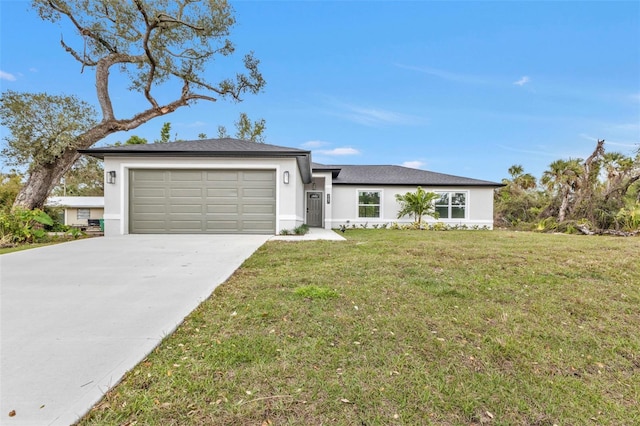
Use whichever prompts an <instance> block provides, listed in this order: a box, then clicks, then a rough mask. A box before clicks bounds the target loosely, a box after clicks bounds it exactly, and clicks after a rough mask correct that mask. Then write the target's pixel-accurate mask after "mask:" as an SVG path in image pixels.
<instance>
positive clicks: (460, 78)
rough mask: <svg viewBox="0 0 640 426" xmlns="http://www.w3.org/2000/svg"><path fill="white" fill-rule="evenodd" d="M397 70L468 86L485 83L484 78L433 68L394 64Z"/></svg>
mask: <svg viewBox="0 0 640 426" xmlns="http://www.w3.org/2000/svg"><path fill="white" fill-rule="evenodd" d="M396 66H397V67H399V68H404V69H407V70H412V71H418V72H421V73H424V74H427V75H432V76H434V77H438V78H441V79H443V80H449V81H456V82H459V83H469V84H484V83H487V81H486V80H485V79H484V78H481V77H478V76H475V75H470V74H460V73H457V72H452V71H447V70H442V69H438V68H433V67H416V66H413V65H403V64H396Z"/></svg>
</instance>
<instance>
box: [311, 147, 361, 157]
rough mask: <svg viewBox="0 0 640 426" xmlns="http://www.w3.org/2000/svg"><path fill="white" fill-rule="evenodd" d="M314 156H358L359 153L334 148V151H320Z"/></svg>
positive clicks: (353, 150)
mask: <svg viewBox="0 0 640 426" xmlns="http://www.w3.org/2000/svg"><path fill="white" fill-rule="evenodd" d="M316 154H320V155H336V156H338V155H358V154H360V151H358V150H357V149H354V148H350V147H346V148H334V149H321V150H318V151H316Z"/></svg>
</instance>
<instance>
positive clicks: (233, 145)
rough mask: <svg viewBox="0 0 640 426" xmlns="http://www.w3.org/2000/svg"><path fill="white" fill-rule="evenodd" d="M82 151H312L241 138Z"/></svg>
mask: <svg viewBox="0 0 640 426" xmlns="http://www.w3.org/2000/svg"><path fill="white" fill-rule="evenodd" d="M79 152H80V153H82V154H88V155H91V156H93V157H98V158H104V156H105V155H122V154H125V155H162V156H167V155H171V156H174V155H183V156H184V155H187V156H193V155H197V156H200V155H207V156H238V155H239V156H252V157H262V156H274V155H284V156H291V155H294V156H295V155H309V154H310V151H305V150H302V149H296V148H287V147H284V146H276V145H269V144H266V143H257V142H251V141H245V140H240V139H232V138H224V139H200V140H195V141H180V142H168V143H151V144H140V145H120V146H107V147H100V148H89V149H81V150H79Z"/></svg>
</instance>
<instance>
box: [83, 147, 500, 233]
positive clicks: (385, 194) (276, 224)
mask: <svg viewBox="0 0 640 426" xmlns="http://www.w3.org/2000/svg"><path fill="white" fill-rule="evenodd" d="M80 152H81V153H83V154H87V155H92V156H94V157H98V158H102V159H104V170H105V190H104V196H105V210H104V222H105V235H107V236H109V235H123V234H129V233H136V234H138V233H140V234H144V233H152V234H164V233H249V234H251V233H253V234H278V233H280V231H281V230H285V229H286V230H291V229H293V228H295V227H297V226H300V225H302V224H307V225H308V226H310V227H321V228H326V229H332V228H338V227H340V226H341V225H347V224H349V225H354V224H355V225H359V224H365V223H366V224H368V225H369V226H371V225H374V224H384V223H386V224H391V223H392V222H404V223H410V222H412V221H413V218H412V217H404V218H401V219H398V218H397V212H398V211H399V204H398V203H397V201H396V198H395V196H396V194H404V193H406V192H410V191H415V190H416V188H417V187H418V186H421V187H423V188H424V189H425V190H427V191H433V192H437V193H438V194H441V198H440V200H438V201H437V203H436V208H437V210H438V212H439V213H440V219H439V221H440V222H444V223H447V224H452V225H454V224H458V225H467V226H480V227H488V228H492V226H493V191H494V189H495V188H496V187H499V186H501V184H499V183H495V182H489V181H484V180H477V179H471V178H465V177H458V176H452V175H446V174H441V173H434V172H429V171H425V170H418V169H411V168H407V167H401V166H354V165H342V166H340V165H335V166H330V165H323V164H317V163H313V162H312V161H311V152H310V151H306V150H302V149H296V148H287V147H281V146H275V145H269V144H262V143H255V142H250V141H243V140H238V139H231V138H225V139H205V140H196V141H181V142H173V143H164V144H162V143H156V144H148V145H123V146H112V147H104V148H91V149H86V150H81V151H80ZM427 219H428V221H429V222H434V221H435V220H434V219H433V218H427Z"/></svg>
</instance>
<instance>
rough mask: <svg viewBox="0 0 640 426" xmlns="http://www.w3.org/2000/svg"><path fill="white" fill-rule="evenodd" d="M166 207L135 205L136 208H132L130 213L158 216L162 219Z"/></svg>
mask: <svg viewBox="0 0 640 426" xmlns="http://www.w3.org/2000/svg"><path fill="white" fill-rule="evenodd" d="M165 208H166V206H165V205H164V204H163V205H159V204H137V205H136V206H134V207H133V208H132V209H131V211H132V212H133V213H146V214H149V215H154V214H155V215H159V216H162V217H164V214H165V212H166V210H165Z"/></svg>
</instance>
